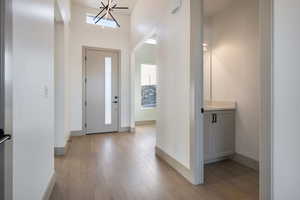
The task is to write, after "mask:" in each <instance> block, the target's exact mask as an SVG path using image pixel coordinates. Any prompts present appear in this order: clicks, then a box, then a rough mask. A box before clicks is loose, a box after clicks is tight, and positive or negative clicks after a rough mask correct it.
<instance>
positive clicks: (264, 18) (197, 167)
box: [191, 0, 274, 200]
mask: <svg viewBox="0 0 300 200" xmlns="http://www.w3.org/2000/svg"><path fill="white" fill-rule="evenodd" d="M273 1H274V0H259V38H260V39H259V43H260V44H259V45H260V54H259V55H260V58H259V61H260V63H259V65H260V87H261V91H260V102H261V108H260V110H261V113H260V114H261V117H260V124H259V135H260V138H259V183H260V184H259V190H260V191H259V199H260V200H273V199H274V186H273V180H274V178H273V177H274V174H273V169H274V164H273V144H274V140H273V128H272V127H273V117H272V116H273ZM192 3H193V6H192V8H193V9H192V11H193V12H192V14H191V16H192V19H195V18H196V19H197V18H198V20H194V22H195V23H194V27H193V28H194V29H193V30H194V31H199V30H201V33H203V26H202V25H203V24H202V21H201V20H202V19H203V15H202V16H200V17H199V16H197V12H198V13H199V9H200V10H201V12H200V13H203V0H201V2H200V4H201V5H199V2H197V1H192ZM196 6H198V10H195V9H196ZM199 18H200V20H199ZM196 22H197V23H196ZM195 25H196V26H197V27H196V30H195ZM197 28H198V29H197ZM200 35H201V34H200ZM201 36H202V35H201ZM196 38H197V39H199V37H196ZM200 40H202V38H200ZM198 43H200V42H198ZM198 43H197V44H198ZM201 43H202V42H201ZM201 43H200V44H201ZM199 46H200V45H199ZM199 52H201V53H202V50H199ZM201 55H202V54H201ZM198 57H199V56H198ZM200 57H202V56H200ZM200 59H201V58H197V57H194V58H192V60H193V61H194V62H196V61H198V62H200ZM200 66H201V67H200V68H203V63H202V64H200ZM193 67H194V68H193ZM192 69H195V66H192ZM198 70H199V69H198ZM200 70H202V69H200ZM202 84H203V83H202ZM202 84H201V85H200V88H202ZM198 87H199V85H198ZM198 96H199V94H198ZM195 108H196V109H199V108H197V106H196V107H195ZM193 110H194V109H192V111H193ZM194 111H195V110H194ZM195 112H197V111H195ZM197 127H199V126H197V123H196V130H197ZM192 136H194V138H196V140H195V141H197V142H196V143H195V142H194V143H193V141H191V167H192V170H193V171H194V174H193V176H194V178H195V180H196V181H195V182H196V183H197V184H202V183H203V180H204V174H203V168H204V167H203V166H204V160H203V158H204V154H203V149H202V147H203V138H204V132H203V131H199V130H198V131H194V132H192V133H191V137H192Z"/></svg>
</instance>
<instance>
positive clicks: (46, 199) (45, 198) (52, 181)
mask: <svg viewBox="0 0 300 200" xmlns="http://www.w3.org/2000/svg"><path fill="white" fill-rule="evenodd" d="M55 182H56V176H55V173H54V174H53V175H52V177H51V178H50V181H49V183H48V186H47V188H46V191H45V193H44V195H43V198H42V200H49V199H50V196H51V193H52V191H53V188H54V186H55Z"/></svg>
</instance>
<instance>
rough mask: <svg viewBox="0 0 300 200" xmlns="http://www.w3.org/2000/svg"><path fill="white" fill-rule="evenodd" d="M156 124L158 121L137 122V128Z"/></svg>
mask: <svg viewBox="0 0 300 200" xmlns="http://www.w3.org/2000/svg"><path fill="white" fill-rule="evenodd" d="M155 123H156V120H147V121H136V122H135V125H136V126H145V125H154V124H155Z"/></svg>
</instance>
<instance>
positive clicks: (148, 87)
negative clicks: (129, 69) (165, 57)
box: [141, 64, 157, 108]
mask: <svg viewBox="0 0 300 200" xmlns="http://www.w3.org/2000/svg"><path fill="white" fill-rule="evenodd" d="M156 75H157V66H156V65H146V64H142V65H141V88H142V90H141V94H142V99H141V102H142V108H154V107H156V86H157V76H156Z"/></svg>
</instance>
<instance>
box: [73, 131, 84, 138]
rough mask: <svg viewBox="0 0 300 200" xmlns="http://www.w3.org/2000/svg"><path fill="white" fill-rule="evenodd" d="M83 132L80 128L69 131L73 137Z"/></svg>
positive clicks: (81, 134)
mask: <svg viewBox="0 0 300 200" xmlns="http://www.w3.org/2000/svg"><path fill="white" fill-rule="evenodd" d="M83 135H84V133H83V131H82V130H78V131H71V136H73V137H77V136H83Z"/></svg>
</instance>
